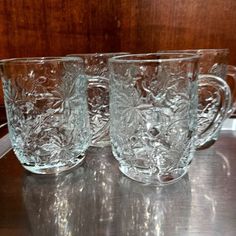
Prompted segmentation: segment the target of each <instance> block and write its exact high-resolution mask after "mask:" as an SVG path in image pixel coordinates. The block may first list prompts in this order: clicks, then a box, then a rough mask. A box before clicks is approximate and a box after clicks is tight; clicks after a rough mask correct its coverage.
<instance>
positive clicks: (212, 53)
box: [161, 49, 236, 149]
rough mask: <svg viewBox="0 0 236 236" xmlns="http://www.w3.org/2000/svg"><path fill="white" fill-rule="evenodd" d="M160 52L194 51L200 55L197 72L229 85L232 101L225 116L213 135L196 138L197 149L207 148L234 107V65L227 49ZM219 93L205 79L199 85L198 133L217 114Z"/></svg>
mask: <svg viewBox="0 0 236 236" xmlns="http://www.w3.org/2000/svg"><path fill="white" fill-rule="evenodd" d="M161 52H176V53H177V52H184V53H196V54H198V55H199V56H200V62H199V74H210V75H215V76H218V77H220V78H222V79H223V80H225V81H226V82H227V83H228V85H230V90H231V95H232V96H231V97H232V103H231V108H230V109H229V111H228V113H227V114H226V115H225V117H223V116H222V119H221V121H220V120H219V122H220V123H221V125H220V126H219V125H218V124H217V125H216V127H217V128H216V127H215V131H214V132H215V133H214V135H211V136H209V138H208V139H207V140H206V139H204V140H201V139H199V140H198V143H199V144H198V146H199V147H198V149H203V148H208V147H210V146H211V145H212V144H214V143H215V141H216V140H217V139H218V137H219V133H220V129H221V127H222V124H223V121H224V120H225V119H226V118H228V117H230V116H231V115H232V114H233V113H234V111H235V109H236V67H235V66H232V65H228V59H229V58H228V57H229V50H228V49H187V50H174V51H161ZM219 101H220V99H219V94H218V93H217V91H216V90H212V89H211V88H210V87H209V86H208V83H207V81H206V83H205V84H204V86H201V87H199V106H198V119H199V121H198V122H199V124H201V125H199V127H198V133H199V134H201V133H202V132H204V131H207V130H208V128H209V127H211V123H212V122H213V121H214V119H215V116H216V115H217V114H218V110H219V108H220V104H219Z"/></svg>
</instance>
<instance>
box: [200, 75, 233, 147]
mask: <svg viewBox="0 0 236 236" xmlns="http://www.w3.org/2000/svg"><path fill="white" fill-rule="evenodd" d="M230 110H231V91H230V87H229V86H228V84H227V82H226V81H224V80H223V79H221V78H220V77H218V76H215V75H211V74H201V75H199V76H198V124H197V140H196V143H195V145H196V149H202V148H205V147H204V146H205V145H206V144H207V146H210V145H209V142H210V141H211V140H214V141H215V140H216V139H217V138H214V137H215V136H216V137H218V132H219V130H220V128H221V126H222V122H223V121H224V120H225V119H226V118H227V117H228V114H229V111H230ZM214 141H213V143H214ZM213 143H212V144H213Z"/></svg>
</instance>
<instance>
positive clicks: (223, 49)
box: [157, 48, 229, 53]
mask: <svg viewBox="0 0 236 236" xmlns="http://www.w3.org/2000/svg"><path fill="white" fill-rule="evenodd" d="M157 52H158V53H159V52H160V53H162V52H187V53H201V52H209V53H211V52H223V53H229V49H228V48H192V49H190V48H189V49H173V50H159V51H157Z"/></svg>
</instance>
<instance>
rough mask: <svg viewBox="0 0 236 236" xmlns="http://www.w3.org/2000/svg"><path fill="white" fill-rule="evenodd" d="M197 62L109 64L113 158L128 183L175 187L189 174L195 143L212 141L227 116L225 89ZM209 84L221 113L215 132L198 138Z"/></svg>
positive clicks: (173, 57) (130, 58)
mask: <svg viewBox="0 0 236 236" xmlns="http://www.w3.org/2000/svg"><path fill="white" fill-rule="evenodd" d="M199 58H200V56H198V55H196V54H190V53H153V54H130V55H125V56H117V57H113V58H111V59H110V60H109V69H110V138H111V144H112V152H113V154H114V156H115V158H116V159H117V160H118V162H119V166H120V167H119V168H120V170H121V172H122V173H123V174H125V175H126V176H128V177H129V178H131V179H133V180H136V181H139V182H143V183H147V184H154V185H164V184H168V183H173V182H175V181H177V180H178V179H180V178H181V177H182V176H184V175H185V174H186V173H187V170H188V167H189V165H190V163H191V160H192V158H193V154H194V151H195V149H196V148H197V145H198V143H197V142H196V141H197V140H199V139H201V140H207V139H208V138H209V137H210V136H211V135H214V131H215V126H219V125H220V122H219V120H221V119H222V117H224V116H225V115H226V114H227V113H228V111H229V108H230V105H231V94H230V89H229V87H228V85H227V83H226V82H225V81H224V80H222V79H221V78H220V77H217V76H214V75H200V76H199V75H198V73H199V72H198V68H199ZM206 83H207V86H209V87H211V88H212V91H217V92H218V93H219V95H220V96H219V98H220V104H221V107H220V112H218V115H217V116H214V121H213V122H212V124H211V127H210V128H209V129H208V130H207V131H204V132H202V133H201V134H200V135H197V128H198V126H199V125H201V124H199V123H198V119H197V118H198V114H197V111H198V87H201V86H205V84H206ZM210 131H211V132H210Z"/></svg>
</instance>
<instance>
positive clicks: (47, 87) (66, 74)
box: [3, 62, 90, 172]
mask: <svg viewBox="0 0 236 236" xmlns="http://www.w3.org/2000/svg"><path fill="white" fill-rule="evenodd" d="M49 64H50V63H49ZM69 64H70V65H69ZM7 66H8V65H6V66H5V71H4V73H5V78H4V79H3V84H4V92H5V103H6V107H7V113H8V122H9V127H10V135H11V140H12V144H13V147H14V151H15V152H16V154H17V156H18V158H19V159H20V161H21V163H22V164H23V165H25V166H26V168H28V167H29V168H32V169H31V170H33V172H34V171H35V172H37V171H40V170H39V169H40V168H49V167H58V168H59V167H61V166H70V165H73V164H74V163H76V162H79V159H77V157H78V156H80V155H82V154H83V152H84V151H85V150H86V148H87V147H88V145H89V140H90V132H89V121H88V111H87V99H86V97H87V96H86V88H87V81H86V79H85V77H84V76H83V75H82V74H81V71H80V65H78V64H76V63H71V62H70V63H63V62H60V63H59V62H58V63H56V64H50V67H49V66H47V64H46V65H45V64H44V63H40V64H36V65H35V64H34V65H32V64H29V65H27V64H26V65H18V67H17V66H16V65H14V64H12V65H11V64H10V65H9V68H8V67H7ZM7 69H9V71H10V69H11V70H12V72H11V74H8V73H7ZM13 71H14V73H13Z"/></svg>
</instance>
